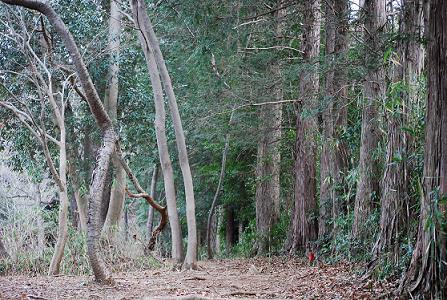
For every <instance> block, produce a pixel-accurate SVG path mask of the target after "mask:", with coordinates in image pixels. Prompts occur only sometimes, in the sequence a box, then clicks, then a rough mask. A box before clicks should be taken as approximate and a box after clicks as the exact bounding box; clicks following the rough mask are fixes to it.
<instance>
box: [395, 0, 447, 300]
mask: <svg viewBox="0 0 447 300" xmlns="http://www.w3.org/2000/svg"><path fill="white" fill-rule="evenodd" d="M429 3H430V6H429V10H428V13H429V15H428V27H427V38H428V46H427V55H428V57H427V61H428V66H427V67H428V78H427V83H428V85H427V89H428V97H427V112H426V129H425V148H424V177H423V195H422V199H421V208H420V218H419V229H418V236H417V242H416V245H415V248H414V251H413V256H412V259H411V263H410V265H409V267H408V269H407V271H406V273H405V275H404V276H403V278H402V281H401V283H400V287H399V291H400V292H401V293H402V294H403V295H402V296H405V297H408V298H409V297H412V298H414V297H418V298H421V299H429V298H430V299H444V298H446V297H447V286H446V282H447V268H446V266H445V261H446V260H447V253H446V244H447V237H446V234H445V232H446V228H445V218H446V217H447V213H446V205H445V203H443V200H445V199H446V197H447V101H446V99H447V81H446V78H447V24H446V19H445V16H446V15H447V2H446V1H443V0H432V1H430V2H429Z"/></svg>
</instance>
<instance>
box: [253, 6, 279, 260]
mask: <svg viewBox="0 0 447 300" xmlns="http://www.w3.org/2000/svg"><path fill="white" fill-rule="evenodd" d="M284 2H285V1H284V0H278V1H277V6H278V7H282V6H284ZM285 14H286V9H285V8H282V9H279V10H277V11H276V13H275V30H274V32H275V37H276V39H277V40H278V42H279V44H280V43H281V40H282V35H283V19H284V16H285ZM271 73H272V76H273V82H275V84H274V85H273V87H272V94H273V97H274V100H275V101H276V102H280V101H282V100H283V89H282V80H281V66H280V58H279V57H276V58H275V62H273V64H272V66H271ZM259 123H260V128H259V132H260V134H261V137H260V140H259V142H258V153H257V163H256V232H257V236H258V240H257V251H258V254H265V253H267V252H268V251H269V248H270V241H271V230H272V227H273V225H274V224H276V223H277V222H278V219H279V215H280V212H279V210H280V169H281V152H280V144H281V132H282V130H281V123H282V104H281V103H278V104H274V105H271V106H270V105H269V106H262V107H261V111H260V114H259Z"/></svg>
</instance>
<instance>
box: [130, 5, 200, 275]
mask: <svg viewBox="0 0 447 300" xmlns="http://www.w3.org/2000/svg"><path fill="white" fill-rule="evenodd" d="M131 1H132V3H133V4H132V5H133V6H136V7H138V12H139V15H138V16H139V18H140V20H141V21H142V22H143V23H144V27H145V29H146V37H147V38H148V41H149V49H150V50H151V51H152V52H153V55H154V57H155V62H156V65H157V67H158V70H159V72H160V77H161V81H162V83H163V87H164V91H165V93H166V96H167V98H168V104H169V109H170V111H171V117H172V122H173V124H174V131H175V140H176V143H177V151H178V158H179V164H180V168H181V170H182V175H183V185H184V187H185V196H186V223H187V227H188V246H187V250H186V256H185V260H184V263H183V268H185V269H196V268H197V246H198V245H197V226H196V212H195V200H194V187H193V180H192V179H193V178H192V174H191V169H190V166H189V159H188V152H187V149H186V142H185V134H184V131H183V126H182V121H181V118H180V112H179V109H178V106H177V100H176V98H175V94H174V89H173V86H172V82H171V77H170V76H169V73H168V69H167V67H166V63H165V61H164V58H163V55H162V53H161V50H160V45H159V42H158V39H157V37H156V35H155V32H154V29H153V27H152V24H151V21H150V19H149V16H148V14H147V9H146V5H145V3H144V1H141V0H131ZM146 42H147V41H146Z"/></svg>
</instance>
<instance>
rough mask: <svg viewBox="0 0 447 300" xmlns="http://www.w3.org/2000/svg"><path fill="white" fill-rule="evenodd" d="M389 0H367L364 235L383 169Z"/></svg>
mask: <svg viewBox="0 0 447 300" xmlns="http://www.w3.org/2000/svg"><path fill="white" fill-rule="evenodd" d="M385 6H386V1H383V0H366V1H365V3H364V12H365V15H366V16H365V41H366V43H367V45H368V48H367V49H368V54H367V61H366V62H365V65H366V66H367V68H368V70H367V75H366V78H365V83H364V86H363V97H364V103H363V108H362V132H361V141H360V159H359V166H358V174H359V178H358V181H357V193H356V196H355V204H354V222H353V224H352V235H353V237H354V238H364V237H366V235H367V228H366V227H365V226H364V225H365V224H366V221H367V219H368V217H369V214H370V212H371V209H372V207H373V200H374V199H375V198H377V197H378V194H377V193H378V192H379V172H378V158H377V149H378V144H379V128H378V117H379V114H378V105H379V103H380V101H381V98H383V96H384V94H385V73H384V70H383V67H382V64H383V57H382V55H381V54H380V53H381V52H380V49H381V32H382V31H383V30H384V27H385V22H386V11H385Z"/></svg>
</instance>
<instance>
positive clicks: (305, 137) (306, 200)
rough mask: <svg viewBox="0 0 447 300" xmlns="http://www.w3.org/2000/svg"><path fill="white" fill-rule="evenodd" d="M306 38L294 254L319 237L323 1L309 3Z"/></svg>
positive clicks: (291, 240) (290, 241) (289, 244)
mask: <svg viewBox="0 0 447 300" xmlns="http://www.w3.org/2000/svg"><path fill="white" fill-rule="evenodd" d="M303 14H304V16H303V17H304V28H303V37H302V39H303V40H302V51H303V60H304V61H305V63H306V68H305V69H304V70H302V71H301V74H300V77H299V79H300V84H299V91H300V99H301V103H299V104H298V105H297V109H298V110H297V116H296V143H295V151H296V157H295V165H294V172H295V174H294V175H295V188H294V189H295V195H294V208H293V212H292V222H291V226H290V228H289V233H288V236H287V240H286V243H285V250H286V251H289V252H291V253H293V252H295V251H297V250H300V249H301V250H302V249H304V247H306V246H307V244H308V242H309V241H313V240H315V239H316V238H317V235H318V222H317V221H318V220H317V217H316V216H315V214H316V213H317V202H316V144H315V141H314V140H315V135H316V134H317V131H318V127H317V117H316V107H317V98H318V86H319V78H318V56H319V53H320V21H321V20H320V1H319V0H308V1H305V3H304V7H303Z"/></svg>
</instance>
